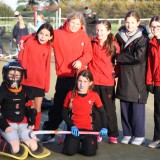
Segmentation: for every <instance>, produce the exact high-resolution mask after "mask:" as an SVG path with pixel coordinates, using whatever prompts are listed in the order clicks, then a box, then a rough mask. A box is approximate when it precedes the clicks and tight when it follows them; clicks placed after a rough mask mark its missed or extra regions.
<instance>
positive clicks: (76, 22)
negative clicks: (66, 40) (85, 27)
mask: <svg viewBox="0 0 160 160" xmlns="http://www.w3.org/2000/svg"><path fill="white" fill-rule="evenodd" d="M81 27H82V24H81V22H80V19H78V18H77V19H72V20H70V21H69V28H70V30H71V32H77V31H79V30H80V28H81Z"/></svg>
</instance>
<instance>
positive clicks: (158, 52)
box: [146, 37, 160, 86]
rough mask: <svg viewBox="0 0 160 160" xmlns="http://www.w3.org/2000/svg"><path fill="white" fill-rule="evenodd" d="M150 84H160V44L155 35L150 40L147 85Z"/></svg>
mask: <svg viewBox="0 0 160 160" xmlns="http://www.w3.org/2000/svg"><path fill="white" fill-rule="evenodd" d="M148 84H154V85H155V86H160V45H159V44H158V42H157V39H156V38H155V37H153V38H152V39H151V40H150V41H149V52H148V67H147V76H146V85H148Z"/></svg>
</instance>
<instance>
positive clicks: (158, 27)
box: [151, 26, 160, 29]
mask: <svg viewBox="0 0 160 160" xmlns="http://www.w3.org/2000/svg"><path fill="white" fill-rule="evenodd" d="M151 29H160V26H151Z"/></svg>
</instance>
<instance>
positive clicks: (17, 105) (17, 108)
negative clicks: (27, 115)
mask: <svg viewBox="0 0 160 160" xmlns="http://www.w3.org/2000/svg"><path fill="white" fill-rule="evenodd" d="M17 110H18V111H17ZM15 113H16V114H20V111H19V104H16V111H15Z"/></svg>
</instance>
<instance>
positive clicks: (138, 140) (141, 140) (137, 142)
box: [131, 137, 145, 146]
mask: <svg viewBox="0 0 160 160" xmlns="http://www.w3.org/2000/svg"><path fill="white" fill-rule="evenodd" d="M144 142H145V139H144V137H135V139H134V140H133V141H132V142H131V144H133V145H138V146H139V145H141V144H142V143H144Z"/></svg>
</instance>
